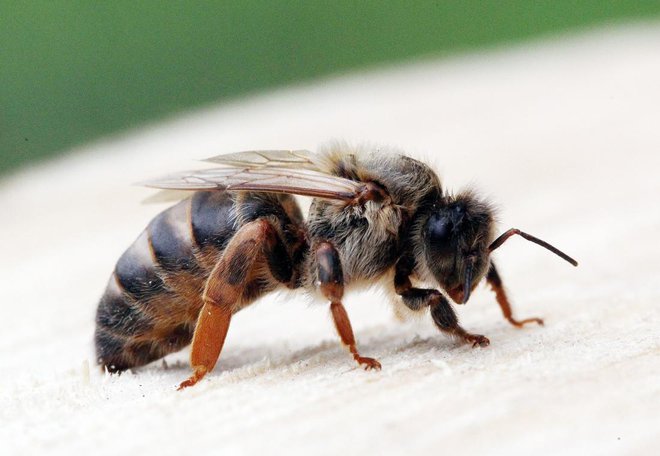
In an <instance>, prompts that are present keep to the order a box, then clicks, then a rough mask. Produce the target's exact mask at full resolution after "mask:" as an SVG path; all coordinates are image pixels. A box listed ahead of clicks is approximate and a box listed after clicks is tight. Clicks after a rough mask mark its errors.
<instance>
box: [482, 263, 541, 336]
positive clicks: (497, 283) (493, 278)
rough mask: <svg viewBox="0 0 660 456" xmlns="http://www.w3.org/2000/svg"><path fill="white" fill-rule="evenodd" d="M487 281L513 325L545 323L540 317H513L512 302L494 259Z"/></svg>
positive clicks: (519, 326) (505, 316)
mask: <svg viewBox="0 0 660 456" xmlns="http://www.w3.org/2000/svg"><path fill="white" fill-rule="evenodd" d="M486 281H487V282H488V284H489V285H490V287H491V288H492V289H493V291H494V292H495V299H497V303H498V304H499V305H500V308H501V309H502V313H503V314H504V318H506V319H507V320H508V321H509V323H511V324H512V325H513V326H515V327H517V328H521V327H523V326H524V325H526V324H527V323H538V324H539V325H542V324H543V320H541V319H540V318H526V319H524V320H516V319H515V318H513V311H512V310H511V303H510V302H509V298H508V297H507V295H506V291H504V286H503V285H502V279H501V278H500V275H499V274H498V272H497V269H496V268H495V263H493V262H492V261H491V263H490V269H489V270H488V275H487V276H486Z"/></svg>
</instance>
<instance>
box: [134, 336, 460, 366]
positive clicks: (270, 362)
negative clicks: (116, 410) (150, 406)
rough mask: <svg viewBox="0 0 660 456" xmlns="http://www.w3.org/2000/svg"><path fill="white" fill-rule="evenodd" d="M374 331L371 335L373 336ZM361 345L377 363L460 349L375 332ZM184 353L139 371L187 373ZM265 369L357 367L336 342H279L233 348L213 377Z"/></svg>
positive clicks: (440, 339)
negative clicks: (293, 344) (293, 345)
mask: <svg viewBox="0 0 660 456" xmlns="http://www.w3.org/2000/svg"><path fill="white" fill-rule="evenodd" d="M375 332H376V331H374V333H375ZM365 339H367V340H366V342H365V343H361V344H360V345H359V348H360V353H361V354H362V355H363V356H372V357H375V358H378V359H383V358H387V357H390V356H396V355H400V354H411V355H414V354H420V353H425V352H429V353H433V352H438V351H442V352H449V351H453V350H456V349H458V348H460V344H458V343H456V342H455V341H452V340H451V339H448V338H447V337H444V336H443V335H441V334H438V335H437V336H419V335H414V334H402V333H401V332H396V333H395V332H384V331H379V332H378V334H373V335H371V336H370V337H368V338H365ZM188 353H189V351H188V350H183V351H181V352H179V353H177V354H174V355H170V356H169V357H168V358H166V360H160V361H155V362H154V363H152V364H150V365H149V366H146V367H144V368H141V369H137V370H136V371H137V372H139V371H140V370H155V369H166V370H168V371H177V372H186V373H187V372H188V371H189V370H190V364H189V363H188V361H187V356H186V355H187V354H188ZM264 364H266V365H267V366H268V368H269V369H278V368H291V367H293V366H297V367H301V366H302V368H303V369H305V368H309V369H311V368H313V367H315V366H318V365H325V364H332V365H346V366H351V367H357V365H355V364H354V363H353V360H352V359H351V356H350V354H349V353H348V351H347V350H346V348H345V347H343V346H342V345H341V343H340V342H339V341H333V340H329V339H328V340H325V341H323V342H320V343H318V344H314V345H309V346H307V347H305V348H302V349H294V350H291V348H290V347H289V346H288V344H286V343H284V342H281V343H276V344H259V345H252V346H241V347H234V348H233V349H230V350H227V351H226V352H223V353H222V355H221V360H220V361H219V362H218V366H217V367H216V369H215V373H216V375H217V373H230V372H234V371H237V370H240V369H250V368H252V367H258V366H264Z"/></svg>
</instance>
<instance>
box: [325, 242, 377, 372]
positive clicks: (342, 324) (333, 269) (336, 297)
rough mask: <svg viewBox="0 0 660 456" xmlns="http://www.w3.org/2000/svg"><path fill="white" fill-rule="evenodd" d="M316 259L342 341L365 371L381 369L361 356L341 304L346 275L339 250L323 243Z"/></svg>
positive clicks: (371, 360)
mask: <svg viewBox="0 0 660 456" xmlns="http://www.w3.org/2000/svg"><path fill="white" fill-rule="evenodd" d="M316 259H317V262H318V277H319V282H320V283H321V292H322V293H323V295H324V296H325V297H326V298H328V299H329V300H330V311H331V312H332V318H333V320H334V322H335V328H337V333H339V337H340V339H341V341H342V342H343V343H344V345H346V346H347V347H348V350H349V351H350V352H351V354H352V355H353V359H354V360H355V361H356V362H357V363H358V364H359V365H361V366H364V368H365V370H370V369H380V368H381V365H380V363H379V362H378V361H377V360H375V359H373V358H367V357H365V356H360V353H359V352H358V350H357V347H356V344H355V336H354V335H353V328H352V327H351V321H350V320H349V319H348V314H347V313H346V309H345V308H344V305H343V304H342V303H341V299H342V297H343V296H344V275H343V272H342V269H341V261H340V259H339V254H338V253H337V250H336V249H335V248H334V246H333V245H332V244H330V243H329V242H321V243H319V244H318V246H317V247H316Z"/></svg>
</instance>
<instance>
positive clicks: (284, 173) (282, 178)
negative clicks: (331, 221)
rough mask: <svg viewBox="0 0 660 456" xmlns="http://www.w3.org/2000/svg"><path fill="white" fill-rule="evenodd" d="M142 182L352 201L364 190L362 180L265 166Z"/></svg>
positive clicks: (162, 186)
mask: <svg viewBox="0 0 660 456" xmlns="http://www.w3.org/2000/svg"><path fill="white" fill-rule="evenodd" d="M142 184H143V185H146V186H147V187H153V188H160V189H165V190H229V191H259V192H274V193H290V194H294V195H302V196H311V197H314V198H325V199H336V200H353V199H355V198H356V197H358V196H359V195H360V194H361V192H363V191H364V189H365V185H364V184H363V183H361V182H355V181H352V180H348V179H344V178H342V177H337V176H331V175H328V174H324V173H321V172H318V171H313V170H308V169H285V168H264V167H256V168H212V169H205V170H200V171H189V172H183V173H178V174H173V175H170V176H166V177H163V178H161V179H155V180H152V181H147V182H143V183H142Z"/></svg>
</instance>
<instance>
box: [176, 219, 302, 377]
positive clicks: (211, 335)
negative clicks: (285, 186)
mask: <svg viewBox="0 0 660 456" xmlns="http://www.w3.org/2000/svg"><path fill="white" fill-rule="evenodd" d="M261 254H263V256H262V255H261ZM275 255H277V256H278V257H279V261H278V262H277V264H278V267H277V270H276V271H273V270H272V269H273V267H272V265H271V263H273V264H274V261H272V257H273V256H275ZM283 256H286V258H283ZM264 257H265V259H266V261H267V262H268V264H269V265H271V271H272V272H273V276H274V277H275V278H276V279H277V280H280V281H281V280H282V279H287V275H288V278H290V276H291V264H290V259H289V258H288V253H287V251H286V248H284V246H283V244H282V240H281V239H280V237H279V235H278V234H277V231H276V230H275V228H274V227H273V226H272V225H271V224H270V223H269V222H268V221H267V220H263V219H262V220H255V221H253V222H250V223H248V224H246V225H244V226H243V227H242V228H241V229H240V230H238V232H237V233H236V234H235V235H234V237H233V238H232V239H231V241H230V242H229V244H228V245H227V248H226V249H225V251H224V253H223V254H222V257H221V258H220V261H218V263H217V264H216V266H215V267H214V268H213V271H212V272H211V275H210V276H209V278H208V280H207V282H206V287H205V290H204V295H203V299H204V306H203V307H202V310H201V311H200V313H199V317H198V320H197V326H196V327H195V333H194V335H193V341H192V352H191V355H190V364H191V366H192V368H193V375H192V376H191V377H190V378H189V379H188V380H186V381H184V382H183V383H181V385H180V386H179V389H183V388H186V387H188V386H192V385H194V384H195V383H197V382H198V381H199V380H201V379H202V378H203V377H204V375H206V374H207V373H208V372H210V371H211V370H212V369H213V367H214V366H215V363H216V362H217V360H218V357H219V356H220V352H221V351H222V346H223V344H224V342H225V337H226V336H227V330H228V329H229V322H230V321H231V316H232V314H233V313H234V312H235V311H236V307H235V306H236V304H237V302H238V301H239V299H240V297H241V295H242V294H243V292H244V289H245V286H246V282H247V279H248V277H249V274H250V270H251V269H252V268H253V267H255V266H256V264H255V263H256V262H257V260H258V259H264ZM286 260H288V264H285V263H286ZM262 261H263V260H262Z"/></svg>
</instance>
